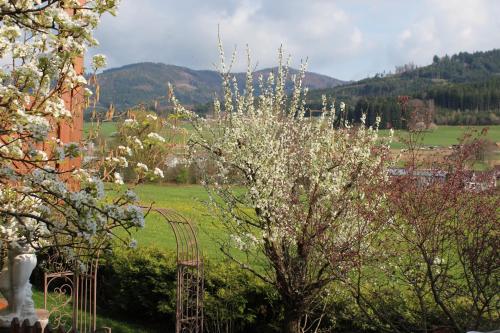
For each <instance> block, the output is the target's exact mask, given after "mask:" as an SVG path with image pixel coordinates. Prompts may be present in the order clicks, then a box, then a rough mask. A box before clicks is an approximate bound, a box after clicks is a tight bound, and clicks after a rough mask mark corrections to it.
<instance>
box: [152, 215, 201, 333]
mask: <svg viewBox="0 0 500 333" xmlns="http://www.w3.org/2000/svg"><path fill="white" fill-rule="evenodd" d="M144 208H146V207H144ZM150 212H153V213H157V214H159V215H160V216H162V217H163V218H164V219H165V221H167V222H168V224H169V225H170V227H171V228H172V231H173V233H174V236H175V242H176V247H177V295H176V316H175V317H176V323H175V324H176V325H175V332H176V333H202V332H203V293H204V269H203V257H202V256H201V251H200V248H199V243H198V238H197V237H196V232H195V229H194V227H193V225H192V223H191V222H190V221H189V220H188V219H186V218H185V217H184V216H182V215H180V214H179V213H176V212H175V211H173V210H170V209H163V208H156V209H150Z"/></svg>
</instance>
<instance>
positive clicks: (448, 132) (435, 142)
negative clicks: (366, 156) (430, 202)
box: [84, 122, 500, 149]
mask: <svg viewBox="0 0 500 333" xmlns="http://www.w3.org/2000/svg"><path fill="white" fill-rule="evenodd" d="M100 126H101V128H100V133H101V135H103V136H104V137H109V136H111V135H112V134H113V133H114V132H116V123H115V122H104V123H102V124H101V125H100ZM182 127H183V128H186V129H187V130H188V131H189V129H190V126H189V125H187V124H183V125H182ZM90 128H91V124H90V123H85V125H84V134H85V135H87V134H88V132H89V130H90ZM483 128H487V129H488V131H487V135H486V138H488V139H489V140H491V141H493V142H500V125H492V126H438V128H437V129H435V130H432V131H428V132H426V133H425V136H424V139H423V144H424V145H427V146H438V147H449V146H451V145H454V144H457V143H458V141H459V138H460V137H462V136H463V135H464V133H466V132H470V131H472V132H474V131H475V132H480V131H481V130H482V129H483ZM380 134H381V135H382V136H389V130H380ZM407 134H408V132H406V131H399V130H396V131H395V138H394V141H393V142H392V144H391V148H394V149H400V148H402V147H403V145H404V144H403V141H404V138H405V137H406V136H407Z"/></svg>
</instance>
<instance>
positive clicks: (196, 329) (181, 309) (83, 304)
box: [44, 207, 204, 333]
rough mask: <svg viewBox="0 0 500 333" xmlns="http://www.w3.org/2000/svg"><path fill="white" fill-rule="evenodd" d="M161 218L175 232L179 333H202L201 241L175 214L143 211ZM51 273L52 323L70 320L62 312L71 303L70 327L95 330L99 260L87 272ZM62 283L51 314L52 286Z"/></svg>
mask: <svg viewBox="0 0 500 333" xmlns="http://www.w3.org/2000/svg"><path fill="white" fill-rule="evenodd" d="M142 208H143V209H145V210H147V211H148V212H149V213H157V214H159V215H160V216H161V217H162V218H163V219H164V220H165V221H166V222H167V223H168V224H169V225H170V227H171V228H172V231H173V233H174V237H175V242H176V249H177V250H176V255H177V260H176V264H177V292H176V316H175V317H176V325H175V332H176V333H203V293H204V266H203V257H202V256H201V251H200V248H199V243H198V238H197V236H196V232H195V228H194V227H193V225H192V223H191V222H190V221H189V220H188V219H186V218H185V217H183V216H182V215H180V214H179V213H176V212H175V211H173V210H169V209H162V208H155V209H152V208H150V207H142ZM52 260H53V262H52V265H54V264H55V265H56V267H55V268H54V269H53V271H54V272H52V273H45V274H44V308H45V310H47V311H48V312H49V318H51V321H52V322H53V323H55V324H56V326H59V325H61V324H63V323H64V319H66V318H67V319H68V320H69V319H70V318H68V314H67V313H65V312H64V311H62V309H63V308H64V307H65V306H66V305H67V304H69V303H70V302H72V306H73V313H72V318H71V325H72V326H71V327H72V328H76V330H73V331H78V332H89V331H90V332H94V331H95V330H96V295H97V268H98V259H92V260H91V261H90V264H89V267H88V269H87V271H86V272H77V271H75V270H73V267H71V269H67V268H66V267H64V263H60V262H59V263H58V262H57V259H56V260H54V259H52ZM55 281H59V284H60V285H59V286H58V287H56V288H54V291H55V293H54V294H52V295H53V298H56V300H57V301H58V305H57V306H55V307H54V308H53V309H51V310H49V309H48V308H47V307H48V297H49V295H50V294H49V291H50V290H49V289H50V286H51V284H52V283H54V284H55V283H56V282H55Z"/></svg>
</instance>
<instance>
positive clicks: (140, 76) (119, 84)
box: [98, 62, 343, 110]
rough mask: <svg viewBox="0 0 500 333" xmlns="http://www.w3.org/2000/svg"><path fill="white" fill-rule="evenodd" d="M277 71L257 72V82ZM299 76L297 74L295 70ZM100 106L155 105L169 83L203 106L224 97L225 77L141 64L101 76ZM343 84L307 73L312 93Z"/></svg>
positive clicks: (180, 94)
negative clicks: (223, 82) (221, 90)
mask: <svg viewBox="0 0 500 333" xmlns="http://www.w3.org/2000/svg"><path fill="white" fill-rule="evenodd" d="M271 70H273V69H263V70H260V71H257V72H255V73H254V74H255V78H256V79H257V77H258V76H259V75H260V74H261V73H264V74H267V73H269V72H270V71H271ZM291 72H292V73H293V72H296V70H291ZM235 75H236V77H237V79H238V82H239V84H240V85H241V86H242V85H243V84H244V82H245V74H244V73H236V74H235ZM98 82H99V85H100V100H99V104H100V106H101V107H103V108H107V107H108V106H109V105H110V104H114V106H115V107H116V108H117V109H120V110H123V109H126V108H129V107H132V106H136V105H138V104H140V103H144V104H151V103H154V101H155V100H160V101H161V98H162V97H163V98H164V97H165V96H166V95H167V83H168V82H170V83H172V84H173V86H174V88H175V92H176V96H177V98H178V99H179V100H180V101H181V102H182V103H184V104H187V105H200V104H205V103H207V102H210V101H212V100H213V97H214V95H215V94H219V93H220V88H221V77H220V75H219V73H218V72H216V71H211V70H193V69H190V68H186V67H180V66H174V65H165V64H162V63H151V62H145V63H138V64H131V65H127V66H123V67H120V68H113V69H109V70H106V71H104V72H103V73H101V74H99V75H98ZM342 83H343V82H342V81H340V80H337V79H334V78H331V77H329V76H325V75H320V74H316V73H311V72H308V73H306V78H305V85H306V86H308V87H309V88H310V89H320V88H330V89H331V88H333V87H335V86H338V85H339V84H342ZM163 100H164V99H163Z"/></svg>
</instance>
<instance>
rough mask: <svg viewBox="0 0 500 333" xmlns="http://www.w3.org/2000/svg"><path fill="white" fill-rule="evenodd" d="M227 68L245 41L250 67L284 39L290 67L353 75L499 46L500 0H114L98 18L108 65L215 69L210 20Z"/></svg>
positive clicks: (265, 62) (267, 59)
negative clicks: (115, 5)
mask: <svg viewBox="0 0 500 333" xmlns="http://www.w3.org/2000/svg"><path fill="white" fill-rule="evenodd" d="M218 25H219V26H220V31H221V36H222V40H223V43H224V46H225V48H226V52H228V53H230V52H231V51H232V49H233V48H234V47H235V46H236V48H237V50H238V54H239V59H240V60H241V61H239V62H238V63H237V64H236V68H235V69H236V70H243V69H244V68H245V61H244V59H245V48H246V44H248V45H249V47H250V49H251V51H252V58H253V60H254V61H258V68H265V67H269V66H273V65H274V64H275V63H276V53H277V51H276V50H277V48H278V47H279V46H280V44H283V46H284V48H285V50H286V52H287V53H289V54H291V55H292V60H293V61H292V63H293V65H294V66H295V67H297V65H298V63H299V62H300V59H303V58H306V57H307V58H308V59H309V61H308V62H309V66H308V69H309V70H311V71H314V72H318V73H322V74H326V75H330V76H333V77H336V78H339V79H344V80H353V79H360V78H363V77H366V76H369V75H370V76H371V75H374V74H375V73H378V72H382V71H384V70H385V71H389V70H393V69H394V66H395V65H401V64H404V63H408V62H410V61H413V62H414V63H416V64H417V65H426V64H429V63H430V62H431V61H432V57H433V55H434V54H438V55H440V56H442V55H444V54H453V53H456V52H459V51H469V52H472V51H478V50H489V49H493V48H500V0H411V1H407V0H343V1H335V0H122V3H121V6H120V9H119V13H118V16H117V17H112V16H110V15H108V16H105V17H104V18H103V19H102V23H101V26H100V28H99V29H98V31H97V34H96V35H97V38H98V39H99V41H100V44H101V46H100V47H99V48H97V49H95V50H91V51H90V52H91V53H104V54H106V55H107V56H108V67H117V66H122V65H126V64H130V63H135V62H142V61H153V62H163V63H166V64H174V65H179V66H186V67H191V68H194V69H214V63H216V62H217V59H218V51H217V26H218Z"/></svg>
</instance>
